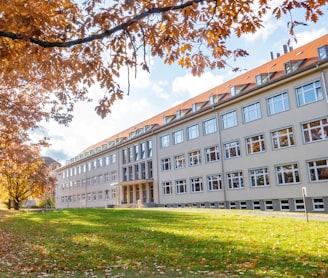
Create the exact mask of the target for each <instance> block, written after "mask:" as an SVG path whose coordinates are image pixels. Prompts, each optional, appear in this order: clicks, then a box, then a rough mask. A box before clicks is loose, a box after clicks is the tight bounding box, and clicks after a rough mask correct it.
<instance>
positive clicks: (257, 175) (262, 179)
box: [249, 168, 270, 187]
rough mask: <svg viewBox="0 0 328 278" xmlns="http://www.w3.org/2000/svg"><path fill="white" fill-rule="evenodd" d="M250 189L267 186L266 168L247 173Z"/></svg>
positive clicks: (267, 175)
mask: <svg viewBox="0 0 328 278" xmlns="http://www.w3.org/2000/svg"><path fill="white" fill-rule="evenodd" d="M249 176H250V179H251V187H263V186H269V185H270V183H269V173H268V168H258V169H253V170H250V171H249Z"/></svg>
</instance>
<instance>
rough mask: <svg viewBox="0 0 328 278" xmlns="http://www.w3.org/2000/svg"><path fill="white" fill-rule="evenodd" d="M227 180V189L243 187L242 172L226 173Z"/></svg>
mask: <svg viewBox="0 0 328 278" xmlns="http://www.w3.org/2000/svg"><path fill="white" fill-rule="evenodd" d="M227 182H228V188H229V189H237V188H243V187H244V178H243V172H241V171H239V172H231V173H227Z"/></svg>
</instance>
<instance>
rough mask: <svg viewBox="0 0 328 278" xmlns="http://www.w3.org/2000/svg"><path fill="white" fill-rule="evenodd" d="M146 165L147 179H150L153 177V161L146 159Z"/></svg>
mask: <svg viewBox="0 0 328 278" xmlns="http://www.w3.org/2000/svg"><path fill="white" fill-rule="evenodd" d="M147 166H148V179H152V178H153V162H152V161H148V162H147Z"/></svg>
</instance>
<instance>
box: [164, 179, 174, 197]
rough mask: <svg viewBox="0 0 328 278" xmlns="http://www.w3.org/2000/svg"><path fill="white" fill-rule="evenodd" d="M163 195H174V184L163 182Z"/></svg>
mask: <svg viewBox="0 0 328 278" xmlns="http://www.w3.org/2000/svg"><path fill="white" fill-rule="evenodd" d="M162 188H163V195H172V182H171V181H164V182H162Z"/></svg>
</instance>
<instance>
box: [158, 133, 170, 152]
mask: <svg viewBox="0 0 328 278" xmlns="http://www.w3.org/2000/svg"><path fill="white" fill-rule="evenodd" d="M160 140H161V148H162V149H163V148H167V147H168V146H169V145H170V135H168V134H166V135H163V136H161V137H160Z"/></svg>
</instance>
